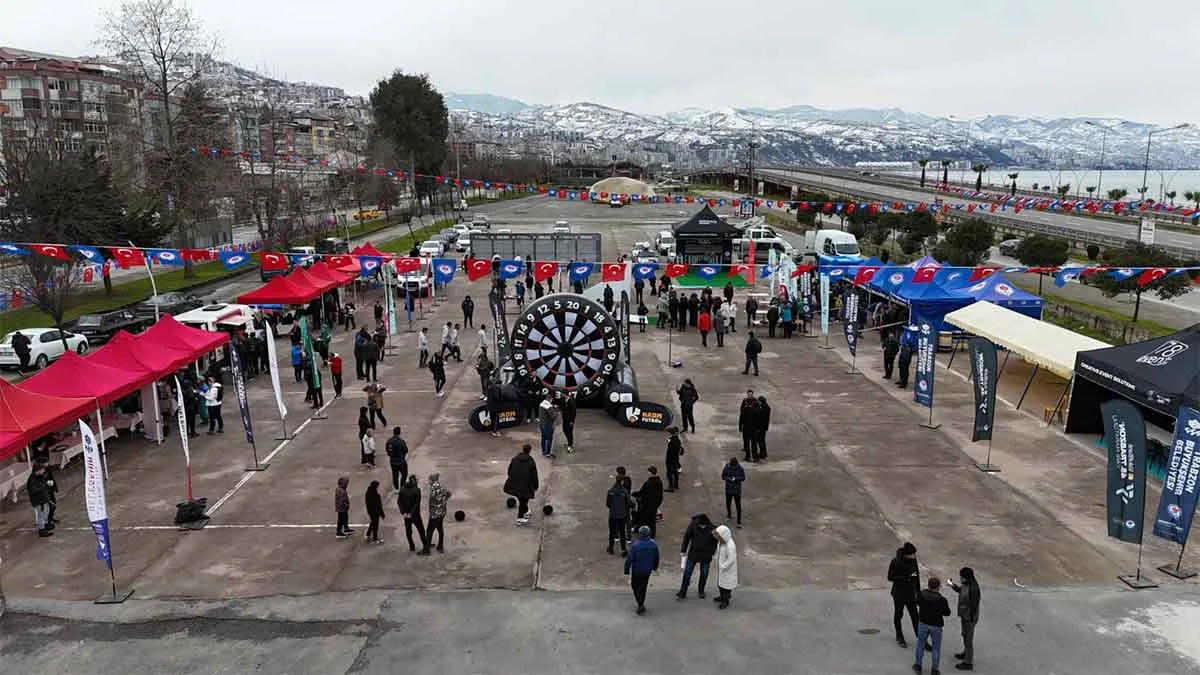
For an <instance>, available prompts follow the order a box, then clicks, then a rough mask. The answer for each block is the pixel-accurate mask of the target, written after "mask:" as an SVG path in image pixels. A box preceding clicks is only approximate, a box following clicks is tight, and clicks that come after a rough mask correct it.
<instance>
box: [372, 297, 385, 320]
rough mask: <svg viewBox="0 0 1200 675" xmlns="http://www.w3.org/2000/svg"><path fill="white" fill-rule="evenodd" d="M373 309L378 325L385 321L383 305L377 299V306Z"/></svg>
mask: <svg viewBox="0 0 1200 675" xmlns="http://www.w3.org/2000/svg"><path fill="white" fill-rule="evenodd" d="M372 311H373V312H374V313H375V325H376V326H378V325H379V324H380V323H382V322H383V305H382V304H381V303H380V302H379V301H378V300H376V301H375V307H373V308H372Z"/></svg>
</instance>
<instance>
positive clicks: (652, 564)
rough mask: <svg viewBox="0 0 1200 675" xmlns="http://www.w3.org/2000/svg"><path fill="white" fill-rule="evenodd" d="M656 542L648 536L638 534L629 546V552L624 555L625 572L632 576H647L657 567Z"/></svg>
mask: <svg viewBox="0 0 1200 675" xmlns="http://www.w3.org/2000/svg"><path fill="white" fill-rule="evenodd" d="M658 563H659V555H658V544H656V543H655V542H654V540H653V539H651V538H650V537H649V536H645V537H643V536H640V535H639V537H638V540H637V541H635V542H633V544H631V545H630V546H629V554H628V555H626V556H625V574H630V575H634V576H649V575H650V573H651V572H653V571H655V570H657V569H658Z"/></svg>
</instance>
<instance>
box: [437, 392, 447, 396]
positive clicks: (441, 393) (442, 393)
mask: <svg viewBox="0 0 1200 675" xmlns="http://www.w3.org/2000/svg"><path fill="white" fill-rule="evenodd" d="M445 395H446V392H444V391H439V392H438V393H437V397H438V398H442V397H443V396H445Z"/></svg>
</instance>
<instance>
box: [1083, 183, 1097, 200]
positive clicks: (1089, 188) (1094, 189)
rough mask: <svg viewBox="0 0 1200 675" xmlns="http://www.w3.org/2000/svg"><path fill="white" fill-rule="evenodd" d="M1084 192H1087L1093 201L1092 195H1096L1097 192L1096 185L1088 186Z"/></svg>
mask: <svg viewBox="0 0 1200 675" xmlns="http://www.w3.org/2000/svg"><path fill="white" fill-rule="evenodd" d="M1083 191H1084V192H1086V193H1088V199H1091V198H1092V193H1094V192H1095V191H1096V186H1095V185H1089V186H1087V187H1085V188H1083Z"/></svg>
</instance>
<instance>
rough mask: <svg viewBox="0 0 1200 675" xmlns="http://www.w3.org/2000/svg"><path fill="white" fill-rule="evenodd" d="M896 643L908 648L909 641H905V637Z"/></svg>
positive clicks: (902, 647)
mask: <svg viewBox="0 0 1200 675" xmlns="http://www.w3.org/2000/svg"><path fill="white" fill-rule="evenodd" d="M896 644H898V645H900V648H901V649H908V642H907V641H905V639H904V638H900V639H899V640H896Z"/></svg>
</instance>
